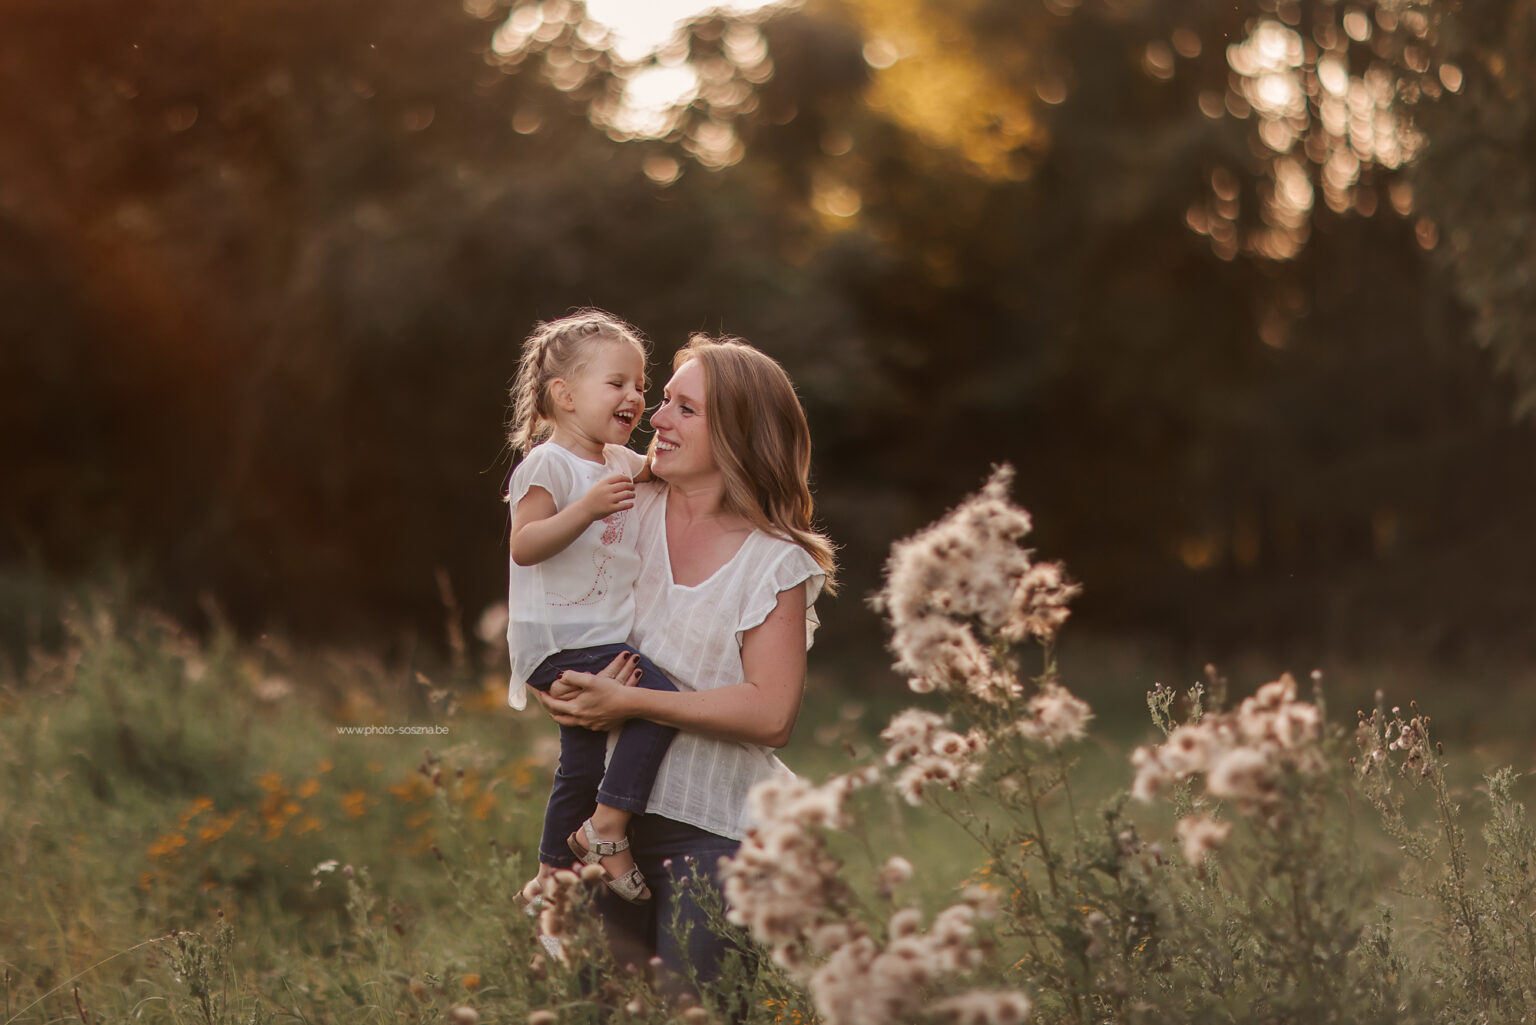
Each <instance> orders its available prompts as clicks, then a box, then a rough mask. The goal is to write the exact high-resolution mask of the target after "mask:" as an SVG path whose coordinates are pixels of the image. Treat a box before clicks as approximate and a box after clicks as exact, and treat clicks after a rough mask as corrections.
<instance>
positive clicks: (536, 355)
mask: <svg viewBox="0 0 1536 1025" xmlns="http://www.w3.org/2000/svg"><path fill="white" fill-rule="evenodd" d="M598 342H627V343H628V344H630V345H633V346H634V347H635V348H636V349H638V350H640V356H641V358H642V359H644V358H645V357H646V356H647V355H649V353H648V351H647V348H646V343H645V336H644V335H642V334H641V333H640V332H639V331H638V330H637V329H636V328H635V327H634V326H632V325H630V324H627V323H625V322H624V321H622V320H620V319H619V318H618V317H615V316H614V315H613V314H611V313H605V312H604V311H602V310H577V311H576V312H575V313H572V314H571V315H570V316H567V317H561V318H560V319H559V320H551V321H540V322H539V323H538V324H535V325H534V328H533V332H532V333H531V334H530V335H529V336H528V337H527V338H525V339H524V340H523V357H522V360H521V361H520V362H519V363H518V365H517V377H516V378H515V379H514V380H513V382H512V418H511V421H510V422H509V423H508V424H507V440H508V442H509V443H510V444H511V446H512V451H513V453H515V454H517V455H523V454H526V453H527V451H528V450H529V449H531V448H533V446H535V445H537V444H538V443H539V442H541V441H543V440H544V439H545V438H547V437H549V435H550V432H551V431H553V430H554V422H555V413H554V407H553V406H552V405H551V404H550V400H549V383H550V382H551V381H553V380H555V379H556V378H560V377H563V378H570V377H571V376H573V375H574V374H576V373H577V372H578V371H580V370H581V368H582V367H583V366H585V365H586V363H587V361H588V360H590V359H591V358H592V349H593V347H594V346H595V345H596V344H597V343H598Z"/></svg>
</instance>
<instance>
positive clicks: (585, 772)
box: [528, 644, 677, 868]
mask: <svg viewBox="0 0 1536 1025" xmlns="http://www.w3.org/2000/svg"><path fill="white" fill-rule="evenodd" d="M624 652H632V653H634V654H637V655H638V654H639V652H636V651H635V649H633V648H631V647H630V646H629V645H627V644H599V645H597V646H595V647H591V648H573V649H572V650H570V651H557V652H555V653H554V654H553V655H551V656H549V657H548V658H546V659H545V660H544V661H543V662H540V663H539V664H538V666H536V667H535V668H534V670H533V672H532V674H530V675H529V677H528V686H530V687H533V688H534V689H535V690H541V691H545V692H548V690H549V688H550V687H551V686H553V685H554V682H555V677H557V676H559V675H560V674H561V673H563V672H567V671H569V672H577V673H596V672H600V671H602V670H603V669H604V668H605V667H607V665H608V663H609V662H612V661H613V660H614V658H615V657H616V656H618V655H620V654H623V653H624ZM640 686H641V687H645V688H646V689H648V690H677V687H675V686H674V685H673V684H672V681H671V680H669V679H667V674H666V673H663V672H662V671H661V670H660V669H658V668H656V664H655V663H654V662H652V661H651V660H650V659H648V658H646V657H645V656H644V655H640ZM676 735H677V730H675V729H673V728H672V727H670V726H658V725H656V724H655V723H653V722H649V721H647V720H645V719H631V720H629V722H627V723H625V724H624V728H623V730H622V731H621V732H620V733H619V740H618V743H617V744H615V745H614V749H613V758H612V759H611V760H609V762H608V766H607V769H606V770H605V769H604V767H603V759H604V758H605V757H606V756H607V754H608V734H607V733H605V732H603V731H601V730H589V729H586V728H585V727H582V726H562V727H560V766H559V768H558V769H556V770H555V783H554V786H552V787H550V790H549V806H548V807H547V808H545V810H544V835H543V837H542V838H541V839H540V840H539V860H540V861H541V862H543V863H544V864H546V865H553V866H554V867H556V868H569V867H570V866H572V865H574V864H575V859H574V858H573V857H572V856H571V849H570V846H569V845H568V844H567V843H566V838H567V837H568V836H570V835H571V834H572V833H574V832H576V830H578V829H580V828H581V824H582V823H583V822H584V821H586V819H587V817H588V816H589V815H591V814H592V810H593V808H595V807H596V806H597V805H598V804H606V805H607V806H608V807H610V808H618V809H620V810H622V811H627V812H633V813H639V812H643V811H645V803H646V801H647V800H649V799H650V796H651V786H652V785H653V784H654V783H655V782H656V770H657V769H659V768H661V759H662V757H663V756H664V755H665V754H666V753H667V747H668V745H670V744H671V743H672V738H673V737H675V736H676Z"/></svg>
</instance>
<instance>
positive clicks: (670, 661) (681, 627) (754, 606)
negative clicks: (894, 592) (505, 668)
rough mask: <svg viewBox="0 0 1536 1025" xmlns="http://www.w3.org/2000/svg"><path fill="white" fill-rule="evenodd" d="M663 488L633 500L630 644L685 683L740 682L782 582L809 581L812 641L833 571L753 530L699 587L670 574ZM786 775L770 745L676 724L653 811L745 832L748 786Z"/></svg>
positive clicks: (713, 828)
mask: <svg viewBox="0 0 1536 1025" xmlns="http://www.w3.org/2000/svg"><path fill="white" fill-rule="evenodd" d="M666 496H667V490H666V488H665V487H664V486H659V485H650V486H647V485H642V486H641V487H640V488H639V495H638V496H637V499H636V502H635V508H634V509H633V512H634V513H635V516H636V522H635V525H636V526H637V527H638V528H639V529H638V530H637V531H636V533H637V534H638V537H639V552H640V575H639V578H638V579H637V580H636V582H635V625H634V629H633V630H632V632H631V633H630V644H631V645H633V646H634V647H635V648H636V649H637V650H638V651H640V653H641V654H643V655H645V656H646V657H647V658H649V659H650V660H651V661H652V662H655V663H656V665H657V666H658V667H659V668H660V669H661V670H662V671H664V672H665V673H666V674H667V676H668V677H670V678H671V680H672V682H673V683H674V684H676V685H677V689H678V690H682V691H699V690H712V689H714V688H716V687H725V686H729V685H731V684H736V683H743V682H745V680H746V673H745V671H744V670H743V669H742V665H741V640H742V636H743V634H745V632H746V631H747V630H750V629H751V628H752V627H754V626H757V625H758V624H760V623H762V622H763V620H765V619H767V618H768V614H769V613H770V612H772V611H773V609H774V608H775V606H776V605H777V604H778V600H779V592H780V591H787V590H789V589H790V588H792V587H796V586H802V587H804V588H805V646H806V648H807V649H809V648H810V646H811V640H812V637H813V635H814V633H815V630H816V627H817V625H818V623H819V620H818V619H817V618H816V611H815V609H814V608H812V603H813V602H815V600H816V596H817V595H818V594H820V593H821V587H822V584H823V583H824V582H825V580H826V575H825V574H824V573H822V571H821V567H819V566H818V565H817V564H816V560H815V559H813V558H811V556H810V553H808V552H807V551H806V550H805V549H804V548H801V547H800V546H799V545H797V544H794V543H793V542H790V541H785V540H782V539H780V538H776V537H773V536H771V535H769V534H767V533H765V532H764V531H761V530H754V531H753V532H752V533H751V534H750V535H748V537H747V540H746V541H745V542H744V543H743V544H742V546H741V548H740V549H739V550H738V551H737V552H736V554H735V555H734V556H732V557H731V559H730V561H729V562H727V563H726V564H725V565H724V566H721V567H720V568H719V569H718V570H716V571H715V573H714V574H713V575H712V576H710V577H709V579H707V580H705V581H703V582H701V583H698V584H694V585H692V586H685V585H682V584H676V583H673V582H672V562H671V559H670V557H669V555H668V551H667V530H666V514H667V497H666ZM616 732H617V731H615V733H616ZM611 742H612V738H610V743H611ZM789 774H790V773H789V770H788V769H787V768H785V766H784V763H783V762H781V761H779V759H778V758H777V757H776V756H775V755H774V753H773V749H772V748H768V747H764V746H762V745H760V744H747V743H742V742H740V741H734V740H718V739H715V738H712V737H703V736H699V735H697V734H692V733H683V732H679V733H678V734H677V739H675V740H674V741H673V742H672V746H671V747H670V748H668V749H667V755H666V758H665V759H664V760H663V761H662V763H661V770H660V771H659V772H658V773H657V775H656V785H655V787H654V788H653V789H652V790H651V799H650V803H649V804H647V805H646V811H647V812H650V813H652V814H656V815H662V816H665V817H666V818H669V819H674V820H676V821H678V822H686V823H688V824H689V825H693V826H698V827H699V828H700V829H706V830H708V831H710V832H711V833H718V834H720V835H721V836H728V837H731V838H732V839H737V840H739V839H741V838H742V837H743V836H744V835H745V833H746V827H747V791H748V790H750V789H751V788H752V786H753V785H754V784H756V783H757V782H759V781H760V780H764V779H769V778H772V777H775V776H784V775H789Z"/></svg>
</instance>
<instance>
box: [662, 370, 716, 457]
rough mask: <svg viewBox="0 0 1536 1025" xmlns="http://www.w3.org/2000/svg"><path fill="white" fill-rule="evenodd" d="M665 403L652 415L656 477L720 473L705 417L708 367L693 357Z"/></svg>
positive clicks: (676, 376)
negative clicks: (705, 388)
mask: <svg viewBox="0 0 1536 1025" xmlns="http://www.w3.org/2000/svg"><path fill="white" fill-rule="evenodd" d="M662 394H663V396H664V397H663V399H662V400H661V405H660V406H658V407H657V409H656V412H654V413H652V414H651V429H652V430H653V431H655V432H656V445H655V448H654V455H653V456H652V459H651V466H652V468H653V469H654V470H655V471H656V476H658V477H662V478H664V479H666V480H668V481H670V482H672V483H674V484H676V483H677V482H678V481H679V480H685V479H688V478H697V477H701V476H707V475H709V474H712V473H718V472H719V471H718V469H717V467H716V466H715V459H714V455H713V454H712V453H711V451H710V446H709V424H708V423H707V422H706V421H705V418H704V398H705V396H704V367H703V365H702V364H700V363H699V361H698V360H696V359H692V360H689V361H688V362H687V363H684V364H683V365H682V366H681V367H679V368H678V370H677V372H676V373H675V374H673V375H672V380H670V381H668V382H667V387H666V389H665V390H664V391H663V393H662Z"/></svg>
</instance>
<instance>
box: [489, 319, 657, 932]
mask: <svg viewBox="0 0 1536 1025" xmlns="http://www.w3.org/2000/svg"><path fill="white" fill-rule="evenodd" d="M645 358H646V352H645V345H644V343H643V342H642V341H641V340H640V337H639V335H638V333H637V332H636V331H635V330H634V329H633V328H632V327H630V326H629V325H628V324H626V323H624V322H623V321H622V320H619V319H618V318H617V317H613V316H611V315H609V314H607V313H603V312H601V311H599V310H587V311H582V312H580V313H576V314H573V315H571V316H568V317H562V318H561V319H559V320H556V321H551V322H549V323H541V324H539V325H538V326H537V327H535V328H534V331H533V333H532V334H531V335H529V336H528V338H527V340H526V341H524V342H523V355H522V362H521V364H520V365H519V367H518V372H517V379H516V381H515V383H514V384H513V386H512V423H511V444H512V448H513V450H514V451H515V452H518V453H526V456H525V457H524V458H523V460H522V462H520V463H519V464H518V466H517V469H516V470H515V471H514V472H513V474H512V481H511V484H510V486H509V487H508V489H507V501H508V502H509V503H511V505H512V558H511V565H510V569H509V578H510V586H509V590H508V610H509V612H510V616H509V620H508V624H507V644H508V647H509V649H510V650H511V654H512V681H511V686H510V689H509V690H508V694H507V702H508V704H510V705H511V706H512V707H513V708H518V709H521V708H523V707H524V706H525V705H526V703H527V691H526V689H525V684H526V686H529V687H536V688H538V689H539V690H541V691H548V690H549V688H550V686H551V685H552V684H553V683H554V682H555V681H556V680H557V679H558V678H559V676H560V674H561V673H562V672H564V671H567V670H571V671H579V672H587V673H596V672H600V671H601V670H603V669H604V667H606V666H608V665H609V664H610V663H612V662H613V661H614V660H615V658H618V657H620V656H622V658H621V659H620V661H619V668H618V669H617V670H616V671H618V672H620V674H621V675H622V676H624V677H626V678H634V677H635V676H636V675H638V677H639V685H640V686H642V687H647V688H650V689H652V690H676V689H677V688H676V687H674V686H673V685H672V683H671V681H669V680H668V679H667V677H666V676H665V674H663V673H662V672H661V671H660V670H659V669H657V668H656V667H655V666H654V665H652V664H651V663H650V661H649V660H647V659H645V658H644V657H643V656H641V655H639V654H638V653H637V652H635V651H634V650H633V649H631V648H629V647H628V646H627V645H626V644H625V643H624V642H625V639H626V638H627V637H628V636H629V631H630V628H631V626H632V625H633V624H634V619H635V603H634V582H635V576H636V574H637V573H638V571H639V568H640V558H639V556H638V554H637V553H636V548H635V541H636V532H635V531H634V530H633V529H632V525H631V523H630V513H629V510H630V508H631V507H632V506H633V505H634V502H635V484H634V479H633V478H634V477H635V476H636V475H638V474H640V473H641V471H642V469H643V466H644V458H643V457H642V456H641V455H640V454H639V453H637V452H633V451H631V450H630V449H627V448H625V447H624V445H625V442H627V441H628V440H629V436H630V432H631V431H633V430H634V428H635V425H636V423H637V422H638V421H639V419H640V415H641V413H642V412H644V409H645ZM676 733H677V731H676V730H675V729H671V728H669V727H663V726H658V725H656V724H655V723H652V722H647V721H644V720H634V721H632V722H630V723H628V724H627V725H625V727H624V728H623V730H622V732H621V733H620V734H619V738H618V741H617V743H616V744H615V746H614V750H613V757H612V759H611V760H610V762H609V764H608V767H607V770H606V772H605V771H604V767H603V759H604V756H605V754H606V753H607V749H608V735H607V734H606V733H602V732H596V731H593V730H588V729H584V728H582V727H579V726H562V727H560V765H559V768H558V769H557V770H556V773H555V782H554V786H553V788H552V789H551V791H550V795H549V805H548V807H547V809H546V810H545V813H544V833H543V838H542V839H541V840H540V843H539V876H538V877H537V878H536V879H534V880H531V881H530V882H529V883H528V884H527V886H525V887H524V888H523V898H524V900H525V901H530V900H533V899H534V898H535V897H536V896H537V895H538V893H539V891H540V890H541V889H542V883H543V881H544V879H545V878H546V877H547V876H548V875H549V874H550V873H552V872H553V871H554V870H555V869H556V868H559V867H563V866H566V865H569V864H570V860H571V856H575V858H576V859H577V860H579V861H581V862H582V863H584V864H595V865H601V866H602V868H603V871H604V873H605V881H606V882H607V884H608V887H609V888H610V889H612V890H613V892H614V893H616V894H617V895H618V896H620V897H622V898H623V899H624V900H627V901H629V902H631V903H641V902H643V901H646V900H648V899H650V895H651V894H650V890H649V888H648V887H647V886H646V884H645V877H644V876H643V875H641V873H640V871H639V869H637V868H636V867H635V861H634V856H633V855H632V854H630V853H629V839H628V837H627V836H626V833H627V832H628V828H629V818H630V814H631V813H632V812H637V811H644V810H645V805H646V800H647V798H648V797H649V796H650V792H651V785H652V783H653V782H654V781H655V779H656V770H657V768H658V767H659V766H660V764H661V759H662V756H663V755H664V754H666V751H667V746H668V745H669V744H670V743H671V742H672V738H673V736H674V735H675V734H676ZM594 805H595V807H594ZM589 815H590V818H589V817H588V816H589ZM567 851H569V854H567V853H566V852H567Z"/></svg>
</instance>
